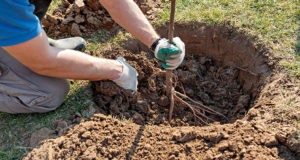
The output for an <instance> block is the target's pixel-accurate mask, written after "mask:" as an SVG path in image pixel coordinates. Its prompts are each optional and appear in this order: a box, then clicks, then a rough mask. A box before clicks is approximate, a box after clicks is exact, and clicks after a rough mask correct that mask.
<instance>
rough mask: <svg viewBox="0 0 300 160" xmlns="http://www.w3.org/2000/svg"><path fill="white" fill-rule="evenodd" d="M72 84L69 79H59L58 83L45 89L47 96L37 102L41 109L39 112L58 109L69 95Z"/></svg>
mask: <svg viewBox="0 0 300 160" xmlns="http://www.w3.org/2000/svg"><path fill="white" fill-rule="evenodd" d="M69 90H70V86H69V83H68V81H67V80H65V79H59V80H57V81H56V83H53V84H52V85H51V86H48V87H47V89H46V90H45V92H46V93H47V94H46V97H44V100H43V101H42V102H40V103H39V104H37V107H38V108H40V109H41V110H40V111H39V112H48V111H53V110H55V109H57V108H58V107H59V106H60V105H61V104H62V103H63V101H64V99H65V97H66V96H67V95H68V92H69Z"/></svg>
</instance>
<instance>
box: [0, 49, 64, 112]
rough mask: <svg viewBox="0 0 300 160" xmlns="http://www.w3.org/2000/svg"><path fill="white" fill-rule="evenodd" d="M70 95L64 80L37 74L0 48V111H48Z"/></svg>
mask: <svg viewBox="0 0 300 160" xmlns="http://www.w3.org/2000/svg"><path fill="white" fill-rule="evenodd" d="M68 92H69V83H68V81H67V80H66V79H59V78H53V77H47V76H42V75H39V74H37V73H35V72H33V71H31V70H30V69H29V68H27V67H26V66H24V65H23V64H22V63H20V62H19V61H17V60H16V59H15V58H14V57H12V56H11V55H10V54H9V53H7V52H6V51H5V50H4V49H3V48H1V47H0V112H7V113H33V112H40V113H41V112H48V111H52V110H55V109H56V108H57V107H59V106H60V105H61V104H62V102H63V100H64V98H65V97H66V96H67V94H68Z"/></svg>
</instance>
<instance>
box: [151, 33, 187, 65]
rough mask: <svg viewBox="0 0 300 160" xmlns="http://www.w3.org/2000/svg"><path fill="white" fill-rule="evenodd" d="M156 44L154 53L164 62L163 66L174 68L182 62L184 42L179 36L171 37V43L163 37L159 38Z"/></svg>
mask: <svg viewBox="0 0 300 160" xmlns="http://www.w3.org/2000/svg"><path fill="white" fill-rule="evenodd" d="M153 45H155V44H153ZM156 45H157V46H156V47H155V50H154V54H155V57H156V58H157V59H159V60H162V61H163V62H164V63H163V65H162V66H163V68H165V69H176V68H177V67H178V66H179V65H180V64H181V63H182V61H183V59H184V56H185V44H184V43H183V42H182V41H181V39H180V38H179V37H175V38H173V43H169V41H168V40H167V39H165V38H163V39H160V40H159V41H158V42H157V44H156Z"/></svg>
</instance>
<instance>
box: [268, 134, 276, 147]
mask: <svg viewBox="0 0 300 160" xmlns="http://www.w3.org/2000/svg"><path fill="white" fill-rule="evenodd" d="M265 145H266V146H267V147H271V146H276V145H278V141H277V139H276V138H275V136H272V135H271V136H269V137H268V138H267V139H266V141H265Z"/></svg>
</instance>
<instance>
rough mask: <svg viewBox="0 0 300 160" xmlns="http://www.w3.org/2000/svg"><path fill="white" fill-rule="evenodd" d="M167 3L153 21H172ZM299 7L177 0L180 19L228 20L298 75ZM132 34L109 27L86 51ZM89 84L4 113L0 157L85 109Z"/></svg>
mask: <svg viewBox="0 0 300 160" xmlns="http://www.w3.org/2000/svg"><path fill="white" fill-rule="evenodd" d="M61 3H62V2H61V0H53V1H52V3H51V6H50V8H49V10H48V12H49V13H50V12H52V11H53V10H54V9H55V8H57V7H59V6H60V5H61ZM165 5H166V9H165V10H163V11H162V12H161V13H160V15H161V17H160V19H159V20H158V21H156V22H155V25H159V26H160V25H164V24H166V23H167V22H168V21H169V8H170V5H169V3H166V4H165ZM299 6H300V3H299V1H298V0H276V1H275V0H245V1H242V0H180V1H179V0H178V1H177V9H176V21H177V22H188V23H189V22H202V23H207V24H208V25H222V24H224V23H227V24H228V23H229V24H230V25H232V26H234V27H236V28H238V29H239V30H240V31H243V32H245V33H246V34H247V35H248V36H249V37H252V38H254V39H255V40H256V41H257V42H258V43H261V44H263V45H265V46H266V47H267V48H270V49H271V51H272V53H274V56H276V57H279V58H281V59H282V60H281V61H280V64H281V65H282V66H284V67H285V68H286V69H287V71H288V72H289V73H291V74H292V75H296V76H299V75H300V71H299V70H300V69H299V68H300V64H299V60H300V58H299V56H300V53H299V52H300V34H299V33H298V31H299V24H297V20H298V21H299V19H300V10H299ZM128 36H130V35H129V34H128V33H123V32H120V33H119V34H117V35H112V34H111V33H109V32H108V31H105V30H103V31H99V32H97V33H95V34H94V35H93V36H92V37H89V38H88V37H85V38H86V40H87V41H88V46H87V50H88V51H92V52H93V55H94V56H101V55H100V53H101V50H102V49H103V48H105V47H107V46H109V45H111V44H116V43H117V42H119V41H121V40H124V39H125V38H127V37H128ZM297 37H298V40H299V41H298V43H297ZM87 85H88V82H87V81H72V84H71V91H70V93H69V95H68V97H66V99H65V102H64V104H63V105H62V106H61V107H59V108H58V109H57V110H55V111H53V112H49V113H43V114H18V115H10V114H5V113H0V160H2V159H9V160H11V159H21V158H22V157H23V155H24V154H25V153H26V152H27V151H29V150H30V148H27V147H26V146H27V144H26V143H24V141H23V139H24V138H25V139H26V138H28V137H30V135H31V133H32V132H34V131H36V130H38V129H40V128H43V127H48V128H52V129H53V127H54V126H53V121H54V120H56V119H61V118H68V117H69V116H71V115H70V114H69V110H71V109H72V110H74V111H75V112H80V113H82V112H83V111H84V110H86V109H87V108H88V106H89V105H90V104H91V95H90V94H89V93H87V92H86V89H85V88H86V87H87ZM119 118H120V119H122V120H123V118H122V117H119ZM298 124H300V121H299V122H298Z"/></svg>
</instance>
